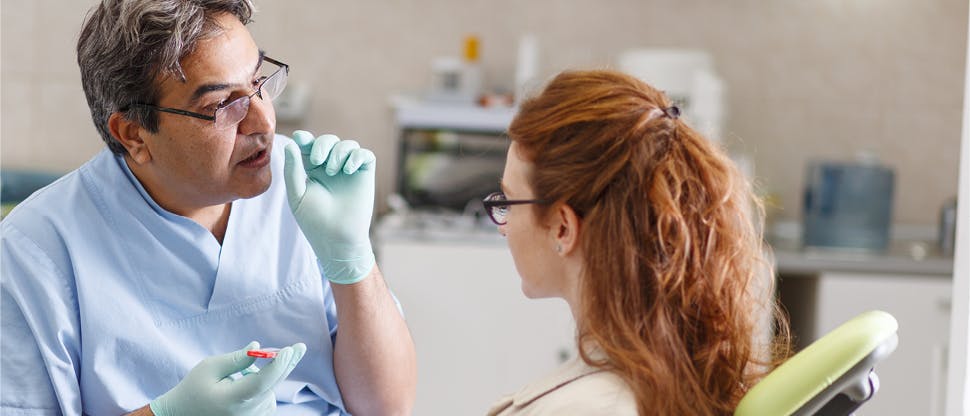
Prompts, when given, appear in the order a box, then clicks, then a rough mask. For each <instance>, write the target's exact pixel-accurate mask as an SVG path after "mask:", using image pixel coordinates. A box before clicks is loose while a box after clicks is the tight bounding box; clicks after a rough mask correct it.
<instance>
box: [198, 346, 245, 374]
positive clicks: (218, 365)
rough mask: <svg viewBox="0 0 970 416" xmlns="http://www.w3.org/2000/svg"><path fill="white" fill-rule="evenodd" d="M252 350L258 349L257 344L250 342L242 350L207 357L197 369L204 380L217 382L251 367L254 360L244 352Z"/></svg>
mask: <svg viewBox="0 0 970 416" xmlns="http://www.w3.org/2000/svg"><path fill="white" fill-rule="evenodd" d="M253 349H259V342H256V341H252V342H250V343H249V344H247V345H246V346H245V347H243V348H242V349H239V350H236V351H233V352H230V353H227V354H222V355H214V356H211V357H208V358H206V359H204V360H202V363H200V364H199V365H198V366H197V367H198V368H199V371H201V372H202V373H203V375H204V376H205V377H206V378H209V379H211V380H212V381H213V382H218V381H219V380H222V379H224V378H226V377H228V376H230V375H232V374H235V373H238V372H240V371H242V370H244V369H246V368H247V367H249V366H251V365H253V363H255V362H256V359H255V358H253V357H250V356H248V355H246V351H249V350H253Z"/></svg>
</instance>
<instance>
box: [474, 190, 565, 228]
mask: <svg viewBox="0 0 970 416" xmlns="http://www.w3.org/2000/svg"><path fill="white" fill-rule="evenodd" d="M499 195H501V196H502V198H505V192H502V191H498V192H492V193H490V194H488V196H486V197H485V198H482V205H483V206H484V207H485V214H486V215H488V218H489V219H490V220H492V222H494V223H495V225H505V224H508V221H502V222H499V221H498V220H497V219H495V214H494V212H495V209H496V208H499V207H506V208H508V207H509V206H510V205H524V204H548V203H549V201H546V200H543V199H503V200H494V199H492V198H495V197H498V196H499Z"/></svg>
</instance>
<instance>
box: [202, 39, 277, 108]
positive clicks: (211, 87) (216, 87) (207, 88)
mask: <svg viewBox="0 0 970 416" xmlns="http://www.w3.org/2000/svg"><path fill="white" fill-rule="evenodd" d="M265 57H266V52H265V51H263V50H260V51H259V59H258V60H257V61H256V67H255V68H253V74H256V73H258V72H259V68H260V67H262V66H263V58H265ZM231 86H232V84H226V83H217V84H203V85H200V86H199V87H198V88H196V89H195V91H194V92H192V98H190V99H189V106H193V105H195V103H196V102H197V101H199V98H202V96H204V95H206V94H208V93H210V92H213V91H221V90H225V89H228V88H229V87H231Z"/></svg>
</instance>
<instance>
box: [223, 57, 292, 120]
mask: <svg viewBox="0 0 970 416" xmlns="http://www.w3.org/2000/svg"><path fill="white" fill-rule="evenodd" d="M266 66H267V65H264V66H263V67H264V68H266ZM268 66H269V67H271V68H272V69H273V70H274V71H275V72H273V73H272V74H270V75H269V76H267V77H266V78H265V79H263V82H262V83H260V84H259V86H258V87H256V88H257V90H256V92H254V93H253V94H252V95H245V96H242V97H239V98H237V99H235V100H233V101H232V102H231V103H229V105H227V106H225V107H222V108H220V109H219V110H217V111H216V127H217V128H228V127H233V126H235V125H236V124H239V122H240V121H242V119H244V118H246V114H248V113H249V104H250V103H251V102H252V96H253V95H256V96H258V97H260V98H261V99H263V100H265V101H272V100H273V99H275V98H276V97H279V96H280V94H281V93H282V92H283V89H284V88H286V78H287V74H286V69H284V68H281V67H277V66H275V65H268Z"/></svg>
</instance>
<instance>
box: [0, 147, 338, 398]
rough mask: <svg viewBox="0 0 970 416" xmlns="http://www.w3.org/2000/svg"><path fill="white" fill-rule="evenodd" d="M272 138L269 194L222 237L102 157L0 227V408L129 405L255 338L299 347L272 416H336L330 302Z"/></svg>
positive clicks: (251, 202)
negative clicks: (161, 202)
mask: <svg viewBox="0 0 970 416" xmlns="http://www.w3.org/2000/svg"><path fill="white" fill-rule="evenodd" d="M287 140H289V139H287V138H285V137H283V136H277V137H276V139H275V140H274V145H273V152H272V162H271V166H272V171H273V179H274V180H273V183H272V185H271V186H270V188H269V190H268V191H267V192H265V193H263V194H262V195H259V196H257V197H255V198H251V199H243V200H237V201H234V202H233V203H232V210H231V213H230V216H229V224H228V228H227V231H226V235H225V238H224V240H223V244H221V245H220V244H219V242H218V241H216V239H215V238H214V237H213V236H212V234H211V233H210V232H209V231H208V230H207V229H205V228H204V227H202V226H201V225H199V224H198V223H196V222H194V221H192V220H189V219H188V218H185V217H182V216H179V215H175V214H172V213H170V212H168V211H166V210H164V209H163V208H161V207H159V206H158V204H156V203H155V201H153V200H152V198H151V197H150V196H149V195H148V193H147V192H145V189H144V188H142V186H141V184H140V183H139V182H138V180H137V179H136V178H135V177H134V175H133V174H132V173H131V171H130V170H129V169H128V166H127V164H126V163H125V162H124V160H123V159H122V158H120V157H118V156H116V155H114V154H112V153H111V152H109V151H108V150H104V151H102V152H101V153H99V154H98V155H97V156H95V157H94V158H93V159H92V160H90V161H88V162H87V163H85V164H84V165H83V166H81V167H80V168H78V169H77V170H76V171H74V172H71V173H70V174H68V175H66V176H65V177H63V178H61V179H59V180H58V181H56V182H55V183H53V184H51V185H50V186H47V187H46V188H44V189H41V190H40V191H38V192H36V193H35V194H34V195H32V196H31V197H30V198H29V199H27V200H26V201H24V202H22V203H21V204H20V205H18V206H17V208H15V209H14V210H13V211H12V212H11V213H10V214H9V215H8V216H7V217H6V218H5V219H4V220H3V221H2V222H0V230H2V234H0V242H2V243H0V244H2V259H0V270H2V274H0V289H2V290H0V292H2V293H0V295H2V298H0V307H2V311H0V318H2V331H3V332H2V334H0V344H2V354H0V355H2V356H0V361H2V367H0V378H2V384H0V406H2V408H0V410H2V412H0V413H3V414H32V415H33V414H43V415H47V414H65V415H80V414H82V412H83V413H85V414H97V415H102V414H103V415H107V414H121V413H125V412H130V411H132V410H135V409H137V408H139V407H142V406H144V405H146V404H147V403H148V402H149V401H151V400H152V399H154V398H156V397H158V396H160V395H161V394H163V393H165V392H166V391H168V390H169V389H171V388H172V387H174V386H175V385H176V384H178V382H179V381H180V380H181V379H182V378H183V377H184V376H185V375H186V374H187V373H188V372H189V370H190V369H192V367H194V366H195V365H196V364H197V363H198V362H199V361H200V360H202V359H203V358H205V357H208V356H210V355H215V354H222V353H226V352H229V351H233V350H237V349H239V348H242V347H243V346H245V345H246V343H247V342H249V341H252V340H257V341H259V342H260V343H262V345H263V346H266V347H282V346H286V345H290V344H293V343H296V342H304V343H306V345H307V348H308V350H307V353H306V356H304V358H303V360H302V361H301V362H300V364H299V365H298V366H297V367H296V369H295V370H294V371H293V373H292V374H290V376H289V378H288V379H287V380H286V381H284V382H282V383H280V385H279V386H278V387H277V389H276V395H277V400H278V402H279V403H278V413H279V414H281V415H297V414H316V415H319V414H343V413H344V411H343V410H342V409H343V402H342V400H341V397H340V392H339V390H338V388H337V383H336V380H335V378H334V373H333V362H332V358H333V340H334V336H335V334H336V331H337V317H336V309H335V306H334V302H333V296H332V293H331V291H330V285H329V283H328V282H327V281H326V279H323V278H322V277H321V274H320V271H319V267H318V264H317V261H316V257H315V256H314V254H313V251H312V249H311V248H310V246H309V243H307V241H306V238H305V237H304V236H303V233H302V232H301V231H300V228H299V227H298V226H297V224H296V221H295V219H294V218H293V216H292V214H291V213H290V210H289V207H288V206H287V203H286V196H285V185H284V183H283V179H282V177H283V176H282V164H283V161H282V159H283V147H282V146H283V144H285V141H287ZM257 364H258V363H257Z"/></svg>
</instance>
